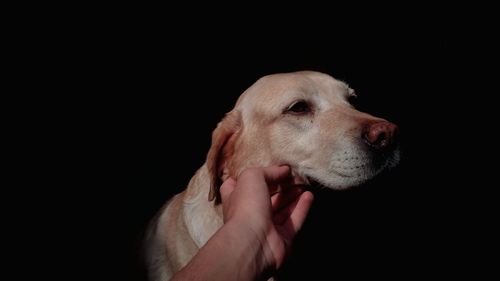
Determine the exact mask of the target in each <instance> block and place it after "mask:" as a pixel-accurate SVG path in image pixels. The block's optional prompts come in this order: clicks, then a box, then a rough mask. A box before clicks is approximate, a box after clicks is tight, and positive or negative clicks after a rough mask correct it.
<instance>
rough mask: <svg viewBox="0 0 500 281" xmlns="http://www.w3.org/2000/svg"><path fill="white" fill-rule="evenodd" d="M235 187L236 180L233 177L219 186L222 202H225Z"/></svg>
mask: <svg viewBox="0 0 500 281" xmlns="http://www.w3.org/2000/svg"><path fill="white" fill-rule="evenodd" d="M235 187H236V181H235V180H234V179H233V178H228V179H227V180H226V181H225V182H224V183H223V184H222V185H221V187H220V195H221V199H222V202H226V201H227V199H228V198H229V196H230V195H231V193H232V192H233V190H234V188H235Z"/></svg>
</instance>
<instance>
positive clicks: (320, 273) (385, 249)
mask: <svg viewBox="0 0 500 281" xmlns="http://www.w3.org/2000/svg"><path fill="white" fill-rule="evenodd" d="M211 31H212V30H211V29H210V28H207V29H206V30H205V29H203V28H202V30H201V31H200V30H197V31H196V32H193V31H192V30H187V31H183V32H182V33H181V34H177V33H175V32H172V31H171V30H169V31H163V30H162V32H163V33H162V34H161V35H158V33H157V32H158V29H154V30H153V31H148V30H147V29H141V30H140V31H134V32H133V35H132V36H130V38H129V40H128V41H127V44H129V45H127V47H126V51H124V50H120V49H119V48H118V50H116V52H117V53H119V54H120V58H119V60H118V65H117V66H116V67H117V68H120V73H121V74H123V75H118V76H119V77H118V80H117V83H119V85H120V87H119V88H120V89H121V93H120V98H119V99H118V100H120V101H125V103H117V104H116V107H119V108H120V112H121V114H123V117H124V118H122V116H118V117H117V118H119V119H120V120H126V122H125V123H126V128H125V132H126V134H125V136H126V139H127V141H128V142H127V143H129V145H127V147H126V148H124V151H123V154H124V155H125V158H127V160H131V161H130V162H131V163H132V164H131V166H130V167H131V168H132V169H131V172H130V173H129V174H128V175H127V177H126V178H127V179H128V180H127V186H126V194H127V205H128V210H127V211H128V212H127V219H128V225H129V229H128V231H127V233H126V238H127V239H126V245H125V247H126V249H127V251H126V253H127V259H128V263H127V265H126V266H125V268H126V271H127V275H128V276H130V277H131V280H142V278H143V273H144V272H143V271H142V269H141V266H140V262H138V259H139V251H138V249H139V246H138V245H139V241H140V238H141V235H142V231H143V230H144V227H145V225H146V223H147V222H148V220H149V219H151V217H152V216H153V215H154V214H155V212H157V211H158V209H159V208H160V207H161V206H162V204H163V203H164V202H165V201H166V200H168V199H169V198H170V197H171V196H172V195H173V194H175V193H178V192H180V191H181V190H183V189H184V188H185V187H186V185H187V183H188V181H189V179H190V177H191V176H192V175H193V174H194V172H195V171H196V170H197V169H198V168H199V167H200V166H201V165H202V164H203V162H204V161H205V157H206V153H207V151H208V148H209V147H210V137H211V132H212V130H213V129H214V128H215V126H216V124H217V123H218V121H220V119H221V118H222V117H223V116H224V114H225V113H226V112H228V111H229V110H231V108H232V107H233V105H234V103H235V101H236V99H237V98H238V96H239V95H240V94H241V93H242V92H243V91H244V90H245V89H246V88H248V87H249V86H250V85H251V84H252V83H253V82H255V81H256V80H257V79H258V78H259V77H261V76H263V75H266V74H271V73H277V72H290V71H296V70H317V71H322V72H325V73H328V74H330V75H332V76H334V77H336V78H338V79H341V80H344V81H346V82H347V83H348V84H349V85H350V86H351V87H352V88H354V89H355V90H356V92H357V94H358V96H359V98H358V100H357V101H356V106H357V107H358V109H360V110H362V111H366V112H369V113H371V114H373V115H375V116H380V117H383V118H386V119H388V120H390V121H392V122H394V123H396V124H397V125H399V127H400V130H401V150H402V157H401V163H400V165H399V166H398V167H397V168H395V169H393V170H391V171H389V172H388V173H385V174H383V175H381V176H379V177H377V178H376V179H374V180H373V181H371V182H370V183H367V184H365V185H363V186H361V187H358V188H354V189H351V190H348V191H342V192H339V191H322V192H320V193H318V194H317V195H316V201H315V204H314V206H313V209H312V211H311V214H310V217H309V220H308V221H307V223H306V225H305V226H304V229H303V231H302V232H301V233H300V235H299V236H298V237H297V241H296V244H295V248H294V253H293V255H292V259H291V260H290V261H289V263H288V264H287V266H286V267H285V268H284V271H283V273H282V275H283V276H284V277H286V278H285V280H310V279H315V280H331V279H333V280H334V279H344V277H350V278H356V277H360V276H366V275H367V274H368V275H369V276H371V277H382V278H385V277H397V278H399V279H406V278H407V277H413V276H420V277H428V276H431V273H432V272H434V270H436V269H438V270H439V271H438V272H441V273H443V272H446V270H444V266H443V260H445V259H446V260H449V258H450V257H452V256H453V253H454V251H457V250H456V249H455V248H454V247H452V245H451V242H449V240H448V239H447V235H448V234H449V232H448V231H446V229H447V225H448V224H450V223H452V222H453V221H454V220H456V214H455V213H452V212H450V211H448V209H447V208H446V207H443V204H442V203H443V202H447V201H449V198H450V197H451V198H453V196H454V191H453V190H450V189H449V187H447V186H446V185H445V184H442V181H443V180H442V177H440V176H439V173H440V171H439V166H440V161H441V160H440V159H441V158H440V157H439V156H437V154H436V153H435V152H436V150H438V149H439V147H440V146H441V144H442V141H441V140H440V139H439V138H437V137H435V136H436V133H437V132H438V128H439V127H440V125H442V124H441V122H445V121H442V120H441V119H439V120H437V119H435V117H436V115H437V114H436V113H438V109H439V107H438V106H437V104H438V100H442V99H445V98H446V97H447V96H448V95H449V94H450V93H446V92H445V91H442V85H443V84H445V80H446V77H445V76H444V75H443V73H444V71H443V69H442V67H443V65H444V61H445V60H446V55H445V49H446V44H447V41H446V37H443V36H442V35H441V34H439V32H437V31H436V30H434V29H433V28H432V27H430V28H422V27H421V26H413V25H409V24H406V25H405V26H403V28H402V29H401V28H400V26H397V27H396V26H391V25H387V26H381V27H374V28H371V29H369V30H363V31H364V32H361V30H358V31H354V32H349V33H348V34H347V35H345V34H338V33H336V32H334V31H333V30H332V32H331V33H330V34H324V33H323V34H315V33H314V31H313V30H311V31H309V30H287V32H286V33H283V32H281V31H280V30H276V31H275V33H273V32H270V34H269V33H266V34H265V35H264V34H262V33H259V32H246V33H239V34H237V35H235V34H233V33H231V32H227V33H224V34H220V33H217V34H214V33H211ZM318 35H320V36H318ZM127 163H128V162H127ZM445 197H446V198H447V199H445ZM432 274H434V273H432Z"/></svg>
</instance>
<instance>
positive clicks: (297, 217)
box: [273, 191, 314, 232]
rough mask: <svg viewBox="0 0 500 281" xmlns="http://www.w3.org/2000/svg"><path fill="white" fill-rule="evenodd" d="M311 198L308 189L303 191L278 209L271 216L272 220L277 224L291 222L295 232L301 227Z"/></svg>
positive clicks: (312, 197) (310, 203)
mask: <svg viewBox="0 0 500 281" xmlns="http://www.w3.org/2000/svg"><path fill="white" fill-rule="evenodd" d="M313 199H314V196H313V194H312V193H311V192H310V191H306V192H303V193H302V194H300V195H299V196H298V197H296V198H295V200H294V201H293V202H291V203H290V204H288V205H286V206H285V207H284V208H282V209H281V210H279V211H278V212H277V213H276V214H275V215H274V216H273V222H274V223H275V224H279V225H281V224H284V223H285V222H291V225H293V231H294V232H296V231H297V230H299V229H300V228H301V227H302V224H303V223H304V220H305V218H306V216H307V213H308V211H309V209H310V208H311V205H312V201H313Z"/></svg>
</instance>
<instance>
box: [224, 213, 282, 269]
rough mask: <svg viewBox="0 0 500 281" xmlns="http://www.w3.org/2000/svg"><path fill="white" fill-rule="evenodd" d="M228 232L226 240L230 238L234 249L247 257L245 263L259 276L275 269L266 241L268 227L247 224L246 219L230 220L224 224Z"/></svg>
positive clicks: (272, 256)
mask: <svg viewBox="0 0 500 281" xmlns="http://www.w3.org/2000/svg"><path fill="white" fill-rule="evenodd" d="M223 228H224V230H225V232H227V233H228V237H230V238H229V239H228V240H232V242H231V243H234V245H235V247H234V248H236V249H239V251H241V253H242V255H244V256H245V257H247V258H248V260H247V261H246V262H247V263H253V264H252V265H251V267H253V268H254V269H255V271H256V272H257V273H258V274H259V276H260V277H262V276H266V275H268V274H269V273H272V272H273V271H274V270H275V269H276V262H275V258H274V255H273V253H272V250H271V247H270V245H269V241H268V234H269V231H270V229H266V228H265V227H263V226H261V225H251V224H248V220H242V221H240V220H237V219H234V220H230V221H228V222H226V223H225V225H224V227H223Z"/></svg>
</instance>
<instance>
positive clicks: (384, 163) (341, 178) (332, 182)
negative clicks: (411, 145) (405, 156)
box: [295, 150, 399, 192]
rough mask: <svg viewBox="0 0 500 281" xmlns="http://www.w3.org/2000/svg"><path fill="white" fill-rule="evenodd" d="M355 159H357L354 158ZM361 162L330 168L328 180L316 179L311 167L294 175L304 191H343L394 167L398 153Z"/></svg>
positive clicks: (316, 175)
mask: <svg viewBox="0 0 500 281" xmlns="http://www.w3.org/2000/svg"><path fill="white" fill-rule="evenodd" d="M356 159H357V158H356ZM364 160H365V161H363V162H357V163H352V164H351V163H349V164H348V165H345V166H336V167H330V169H329V170H328V172H327V173H325V175H326V174H328V176H327V177H328V178H322V177H320V178H318V175H320V174H321V173H319V174H317V173H315V172H314V171H315V169H313V168H312V167H308V168H304V167H302V168H301V169H297V170H299V171H301V173H297V172H296V173H295V174H296V175H298V176H299V178H300V179H301V180H302V181H303V186H304V188H305V189H306V190H309V191H311V192H316V191H319V190H323V189H335V190H344V189H348V188H351V187H355V186H359V185H362V184H364V183H365V182H367V181H369V180H371V179H372V178H374V177H376V176H377V175H378V174H380V173H381V172H383V171H385V170H388V169H391V168H393V167H395V166H396V165H397V164H398V162H399V151H398V150H396V151H393V153H390V154H389V155H377V156H374V155H370V156H368V157H366V158H365V159H364Z"/></svg>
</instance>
